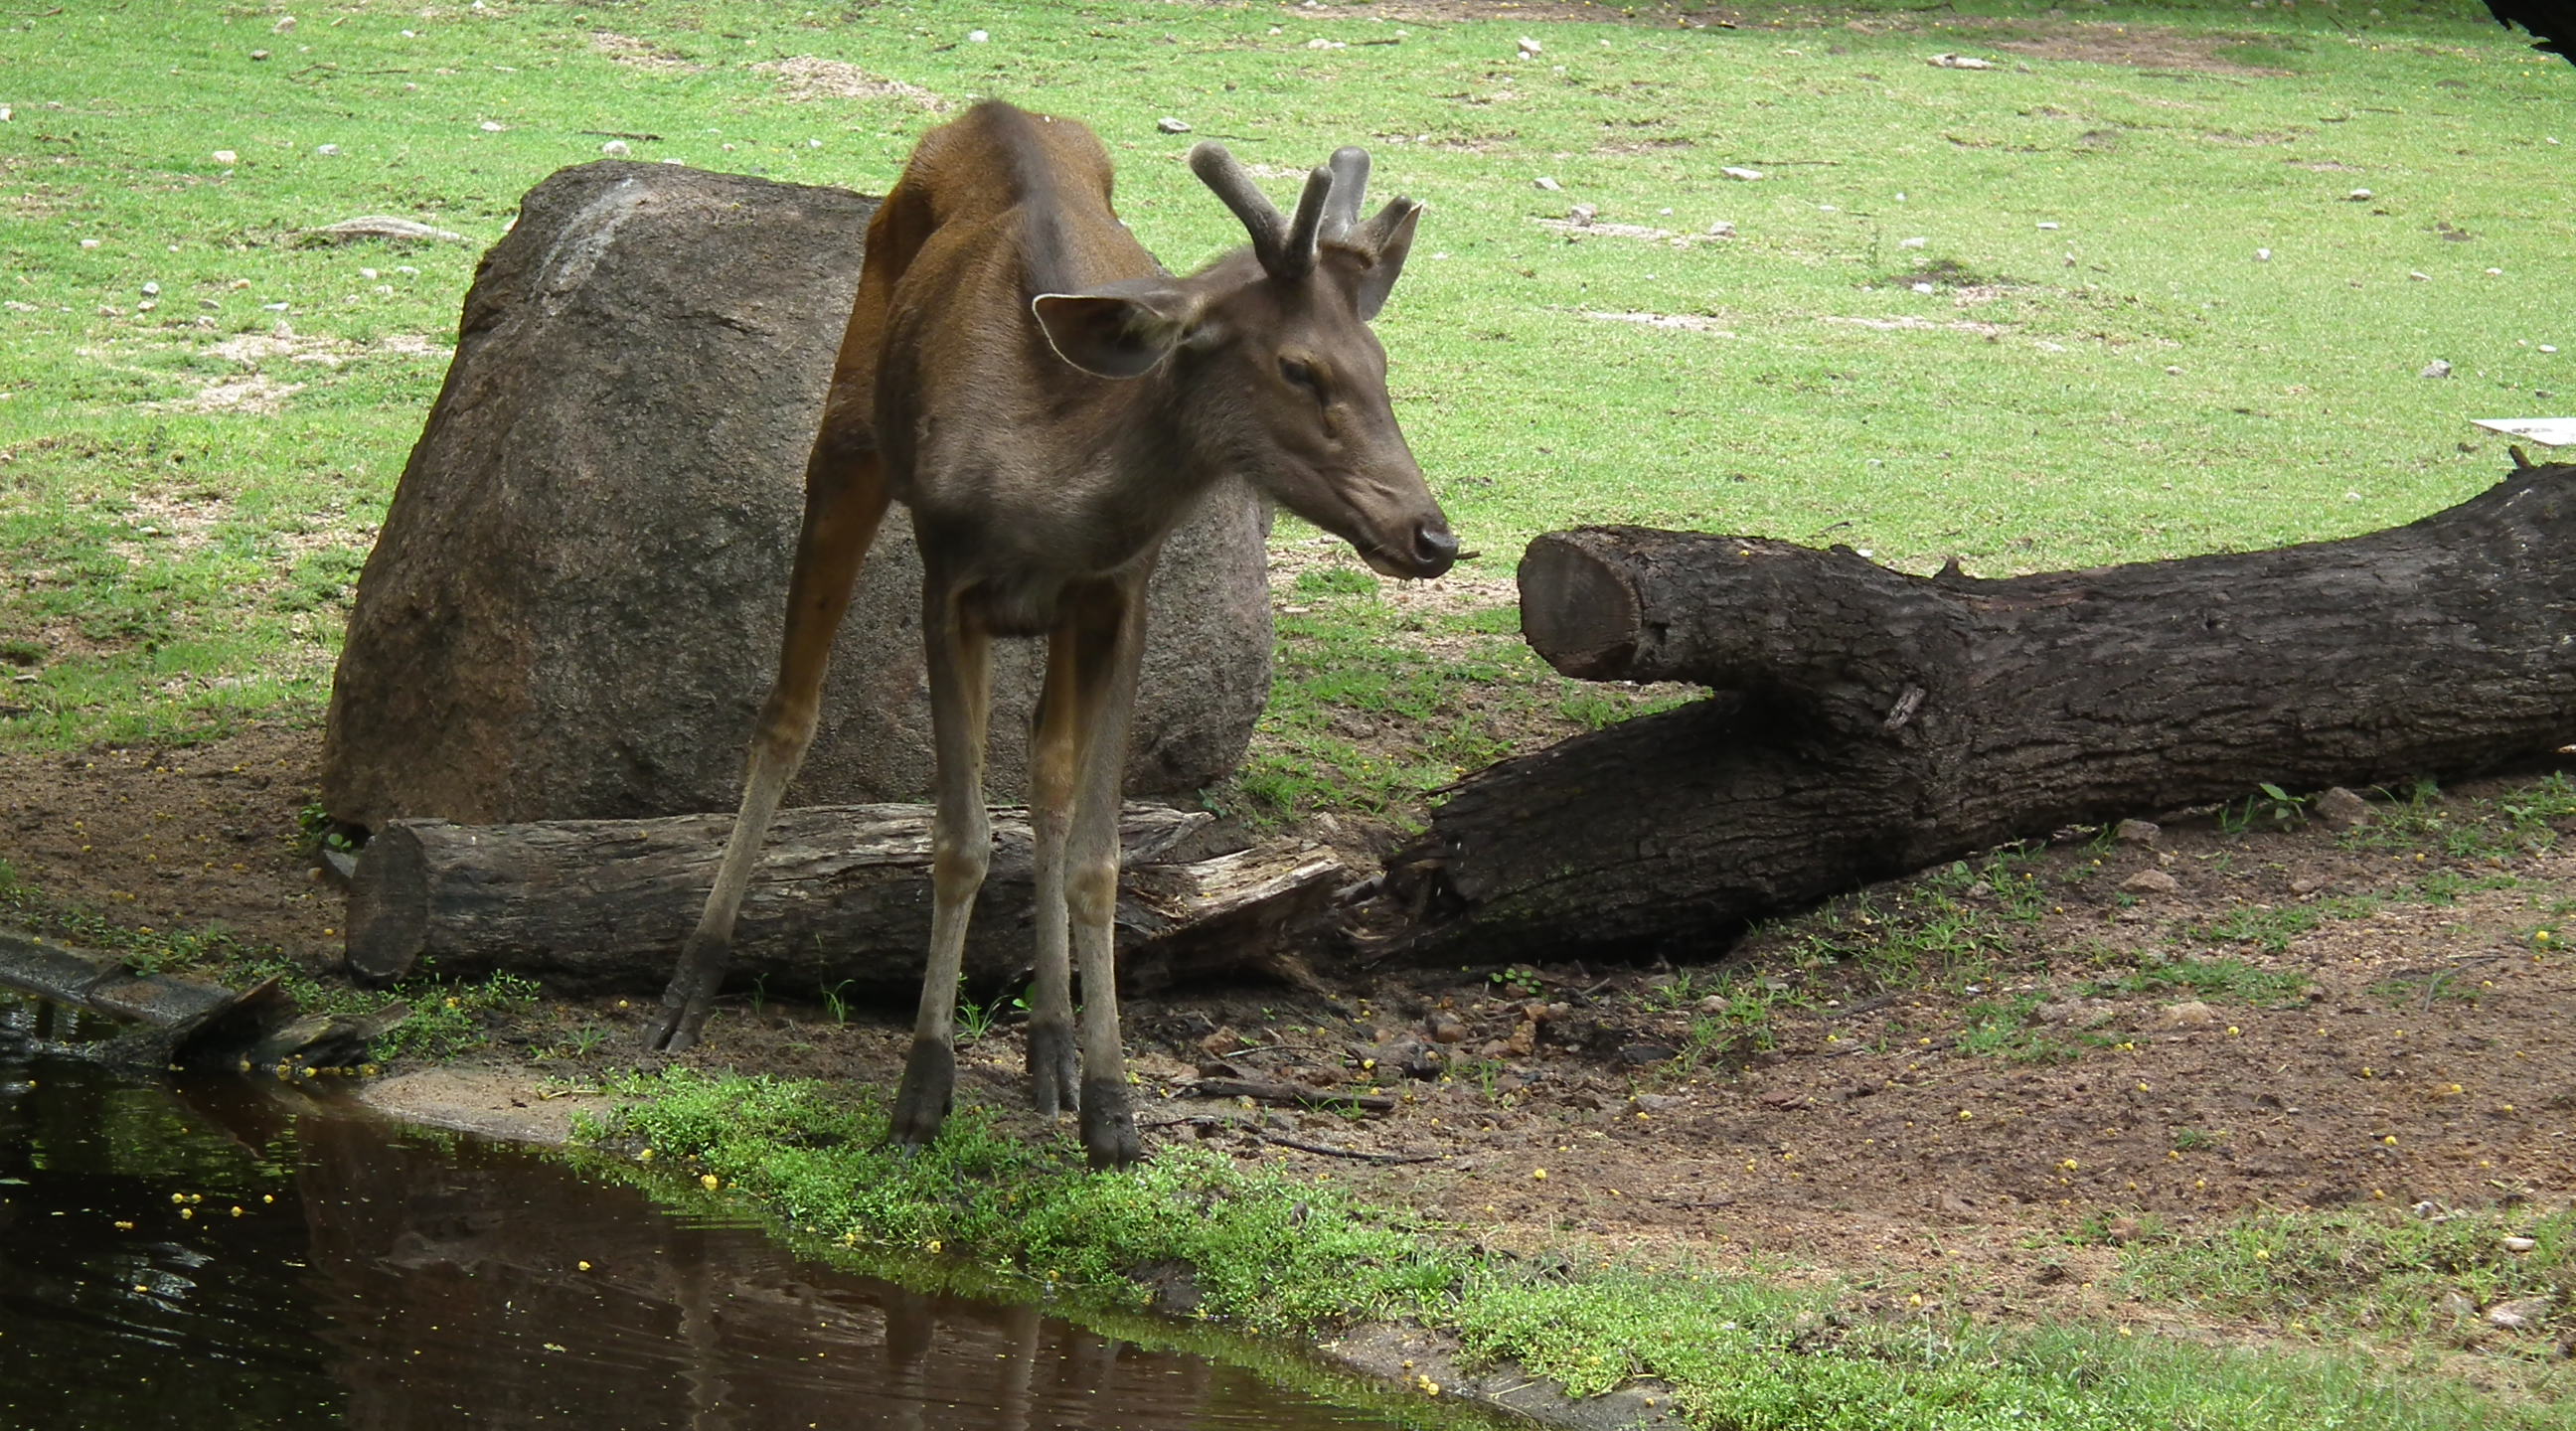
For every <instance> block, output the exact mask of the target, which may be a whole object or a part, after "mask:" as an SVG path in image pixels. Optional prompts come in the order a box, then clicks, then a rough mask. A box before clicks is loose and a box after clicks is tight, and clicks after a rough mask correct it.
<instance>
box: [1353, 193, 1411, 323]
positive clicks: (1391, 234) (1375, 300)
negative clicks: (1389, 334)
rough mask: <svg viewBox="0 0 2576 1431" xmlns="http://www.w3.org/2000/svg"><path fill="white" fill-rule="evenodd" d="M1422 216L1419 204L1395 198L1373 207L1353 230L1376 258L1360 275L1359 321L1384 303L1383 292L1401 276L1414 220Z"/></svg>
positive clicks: (1375, 312) (1364, 319)
mask: <svg viewBox="0 0 2576 1431" xmlns="http://www.w3.org/2000/svg"><path fill="white" fill-rule="evenodd" d="M1421 217H1422V206H1421V205H1420V204H1417V203H1415V202H1414V201H1413V200H1411V199H1396V200H1394V201H1393V202H1391V203H1389V204H1388V205H1387V206H1386V207H1385V208H1383V209H1380V210H1378V211H1377V217H1375V218H1373V219H1370V220H1369V221H1368V222H1367V223H1366V224H1363V225H1361V226H1360V228H1359V229H1358V230H1357V231H1356V233H1357V236H1358V237H1359V238H1360V240H1361V242H1362V243H1363V244H1364V245H1365V246H1366V247H1368V248H1369V250H1370V251H1371V252H1372V253H1374V254H1375V255H1376V258H1377V261H1376V262H1375V263H1372V264H1370V265H1369V266H1368V269H1367V271H1366V272H1364V273H1362V274H1361V275H1360V287H1359V300H1360V321H1361V322H1363V323H1366V322H1369V321H1371V320H1372V319H1374V318H1376V317H1377V312H1378V310H1379V309H1381V308H1384V307H1385V306H1386V296H1387V294H1389V293H1390V292H1393V291H1394V289H1395V281H1396V280H1397V279H1398V278H1401V277H1403V276H1404V256H1405V255H1406V254H1408V253H1411V252H1412V251H1413V224H1414V220H1416V219H1419V218H1421Z"/></svg>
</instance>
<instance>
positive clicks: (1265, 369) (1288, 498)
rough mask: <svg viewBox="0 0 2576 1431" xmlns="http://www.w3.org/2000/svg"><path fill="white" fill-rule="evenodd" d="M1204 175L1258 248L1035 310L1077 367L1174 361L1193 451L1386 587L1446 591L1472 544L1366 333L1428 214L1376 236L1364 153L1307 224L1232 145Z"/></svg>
mask: <svg viewBox="0 0 2576 1431" xmlns="http://www.w3.org/2000/svg"><path fill="white" fill-rule="evenodd" d="M1190 167H1191V168H1192V169H1193V170H1195V171H1196V172H1197V173H1198V176H1199V178H1200V179H1201V180H1203V181H1205V183H1206V184H1207V186H1208V187H1209V188H1211V189H1213V190H1215V191H1216V194H1217V197H1219V198H1221V199H1223V200H1224V201H1225V203H1226V207H1228V208H1230V209H1232V210H1233V211H1234V214H1235V217H1237V218H1239V219H1241V220H1242V221H1243V226H1244V227H1245V228H1246V229H1247V230H1249V231H1250V233H1251V235H1252V247H1251V248H1250V249H1248V250H1239V251H1237V252H1235V253H1233V254H1230V255H1228V256H1227V257H1225V258H1222V259H1219V260H1218V261H1217V262H1215V263H1213V264H1210V265H1209V266H1208V267H1206V268H1204V269H1201V270H1200V271H1199V272H1197V273H1194V274H1192V275H1190V276H1189V277H1187V278H1179V279H1173V278H1159V279H1144V280H1136V281H1132V282H1128V283H1121V284H1116V285H1112V286H1110V287H1106V288H1101V289H1095V290H1092V291H1090V292H1087V293H1049V294H1042V295H1040V296H1039V297H1038V298H1037V300H1036V303H1035V308H1036V312H1037V317H1038V322H1039V323H1040V324H1041V325H1042V326H1043V327H1044V328H1045V330H1046V334H1047V339H1048V341H1049V342H1051V343H1053V344H1054V345H1055V350H1056V352H1057V353H1059V354H1061V355H1062V356H1063V357H1064V359H1065V360H1066V361H1067V362H1070V363H1072V364H1073V365H1074V366H1076V367H1078V368H1081V369H1083V370H1084V371H1086V372H1090V373H1093V374H1096V375H1098V376H1101V377H1107V378H1133V377H1140V376H1142V375H1144V374H1146V373H1148V372H1151V371H1153V370H1154V369H1155V368H1157V367H1158V366H1162V365H1164V364H1166V362H1167V361H1168V363H1169V368H1168V373H1169V381H1170V382H1171V383H1172V384H1173V386H1174V393H1173V396H1174V400H1175V401H1176V402H1178V403H1179V404H1180V414H1179V415H1180V420H1181V424H1182V427H1183V429H1184V431H1186V432H1187V433H1188V434H1189V440H1190V441H1191V442H1192V444H1193V445H1194V446H1195V447H1196V448H1197V449H1198V450H1199V451H1200V452H1201V453H1202V454H1204V455H1205V456H1207V457H1208V458H1210V459H1212V460H1214V461H1216V462H1218V463H1221V464H1222V465H1224V466H1227V467H1230V468H1232V469H1233V470H1235V471H1237V472H1240V473H1241V474H1242V475H1243V476H1244V477H1246V478H1248V479H1249V480H1250V481H1251V482H1252V483H1253V485H1255V486H1257V487H1259V488H1261V489H1262V490H1263V491H1265V492H1267V493H1269V494H1270V495H1271V496H1272V497H1274V498H1276V499H1277V500H1278V501H1279V502H1280V504H1281V505H1283V506H1285V507H1287V508H1288V510H1290V511H1292V512H1295V513H1296V514H1297V515H1299V516H1301V517H1304V518H1305V519H1306V520H1308V521H1310V522H1313V523H1314V524H1315V525H1317V526H1319V527H1322V528H1323V529H1324V530H1326V531H1328V532H1331V533H1333V534H1334V535H1336V536H1338V537H1340V538H1342V539H1343V540H1345V541H1347V542H1349V543H1350V544H1351V545H1352V546H1353V547H1354V548H1356V549H1357V550H1358V551H1359V554H1360V557H1361V558H1362V559H1363V560H1365V561H1366V562H1367V563H1368V564H1369V565H1370V566H1371V567H1372V568H1374V569H1375V570H1377V571H1379V572H1382V573H1384V574H1386V575H1388V576H1402V577H1433V576H1438V575H1440V574H1441V573H1442V572H1444V571H1447V570H1448V569H1449V565H1450V563H1452V562H1454V561H1456V560H1457V558H1458V539H1457V537H1455V536H1454V535H1452V534H1451V533H1450V531H1449V520H1448V518H1447V517H1446V516H1444V515H1443V514H1442V513H1441V511H1440V503H1439V502H1438V501H1437V500H1435V499H1434V498H1433V497H1432V495H1431V490H1430V488H1429V487H1427V486H1425V485H1424V484H1423V481H1422V469H1421V468H1420V467H1419V466H1417V465H1416V464H1415V463H1414V460H1413V451H1412V449H1411V448H1409V447H1407V446H1406V445H1405V441H1404V432H1403V429H1401V428H1399V427H1398V426H1397V425H1396V421H1395V409H1394V407H1393V405H1392V404H1391V403H1390V402H1389V401H1388V399H1387V393H1386V350H1385V349H1384V348H1381V347H1379V346H1378V341H1377V335H1376V334H1374V333H1372V332H1370V331H1369V320H1370V319H1372V318H1375V317H1376V316H1377V312H1378V310H1379V309H1380V308H1382V307H1384V306H1385V304H1386V297H1387V293H1388V291H1389V290H1391V289H1392V288H1394V287H1395V280H1396V278H1397V276H1398V275H1399V274H1401V273H1402V272H1403V271H1404V258H1405V254H1406V252H1407V251H1408V250H1410V249H1411V248H1412V246H1413V227H1414V220H1415V219H1416V218H1417V217H1418V216H1419V215H1420V213H1421V211H1422V206H1421V205H1419V204H1417V203H1415V202H1414V201H1413V200H1411V199H1405V198H1398V199H1396V200H1394V201H1392V202H1390V203H1389V204H1387V206H1386V207H1385V208H1383V209H1380V210H1379V211H1378V212H1377V214H1376V215H1375V216H1373V217H1371V218H1369V219H1368V220H1366V221H1365V222H1363V221H1361V219H1360V217H1359V212H1360V200H1361V196H1362V194H1363V192H1364V191H1365V190H1366V188H1367V186H1368V168H1369V157H1368V151H1366V150H1364V149H1357V148H1347V149H1343V150H1341V151H1339V152H1338V153H1336V154H1334V155H1333V159H1332V162H1331V163H1330V164H1329V165H1327V166H1325V167H1323V168H1319V169H1317V170H1315V171H1314V173H1312V174H1310V175H1309V176H1307V180H1306V190H1305V193H1304V195H1303V196H1302V197H1301V198H1300V199H1299V201H1298V204H1297V213H1296V216H1295V217H1294V218H1287V217H1283V216H1282V215H1281V214H1280V212H1279V210H1278V209H1277V208H1275V207H1273V206H1272V204H1271V202H1270V200H1269V199H1268V198H1267V197H1266V196H1264V195H1263V194H1262V192H1261V190H1260V188H1259V187H1258V186H1257V185H1255V184H1254V183H1253V180H1252V176H1251V175H1250V174H1248V173H1246V172H1245V171H1244V168H1243V166H1242V165H1241V164H1240V163H1238V162H1236V160H1235V158H1234V156H1233V155H1231V154H1228V153H1227V152H1226V151H1225V148H1224V146H1222V145H1218V144H1213V143H1203V144H1200V145H1199V146H1197V147H1196V148H1194V149H1192V150H1191V151H1190Z"/></svg>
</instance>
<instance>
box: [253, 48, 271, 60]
mask: <svg viewBox="0 0 2576 1431" xmlns="http://www.w3.org/2000/svg"><path fill="white" fill-rule="evenodd" d="M250 57H251V58H252V59H254V60H264V59H267V58H268V51H266V50H253V51H251V52H250Z"/></svg>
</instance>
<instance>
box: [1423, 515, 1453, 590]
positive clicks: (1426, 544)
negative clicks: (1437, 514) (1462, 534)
mask: <svg viewBox="0 0 2576 1431" xmlns="http://www.w3.org/2000/svg"><path fill="white" fill-rule="evenodd" d="M1457 559H1458V538H1457V535H1456V534H1455V533H1453V532H1451V531H1450V530H1449V526H1448V524H1447V523H1445V522H1442V521H1439V520H1438V519H1436V518H1435V519H1433V520H1430V521H1425V522H1423V523H1421V524H1419V525H1417V526H1415V527H1414V529H1413V564H1414V565H1415V566H1416V567H1418V568H1420V574H1421V575H1423V576H1427V577H1428V576H1438V575H1439V574H1440V573H1442V572H1444V571H1447V570H1448V569H1449V565H1450V563H1452V562H1454V561H1456V560H1457Z"/></svg>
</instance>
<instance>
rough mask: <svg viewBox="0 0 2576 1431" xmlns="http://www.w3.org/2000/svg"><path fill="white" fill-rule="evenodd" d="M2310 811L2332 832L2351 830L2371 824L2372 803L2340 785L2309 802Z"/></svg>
mask: <svg viewBox="0 0 2576 1431" xmlns="http://www.w3.org/2000/svg"><path fill="white" fill-rule="evenodd" d="M2308 810H2309V813H2311V814H2313V815H2315V816H2316V817H2317V820H2318V822H2319V823H2321V824H2323V825H2324V826H2325V827H2326V828H2327V829H2330V830H2349V829H2351V828H2353V827H2354V826H2356V825H2366V824H2368V823H2370V802H2369V801H2367V800H2364V799H2362V798H2361V797H2360V796H2358V795H2355V794H2354V793H2352V792H2351V791H2349V790H2346V789H2345V788H2343V787H2342V786H2340V785H2337V786H2335V787H2333V788H2332V789H2330V790H2327V791H2325V792H2324V793H2322V794H2320V795H2318V796H2316V797H2315V798H2314V799H2311V800H2310V801H2308Z"/></svg>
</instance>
